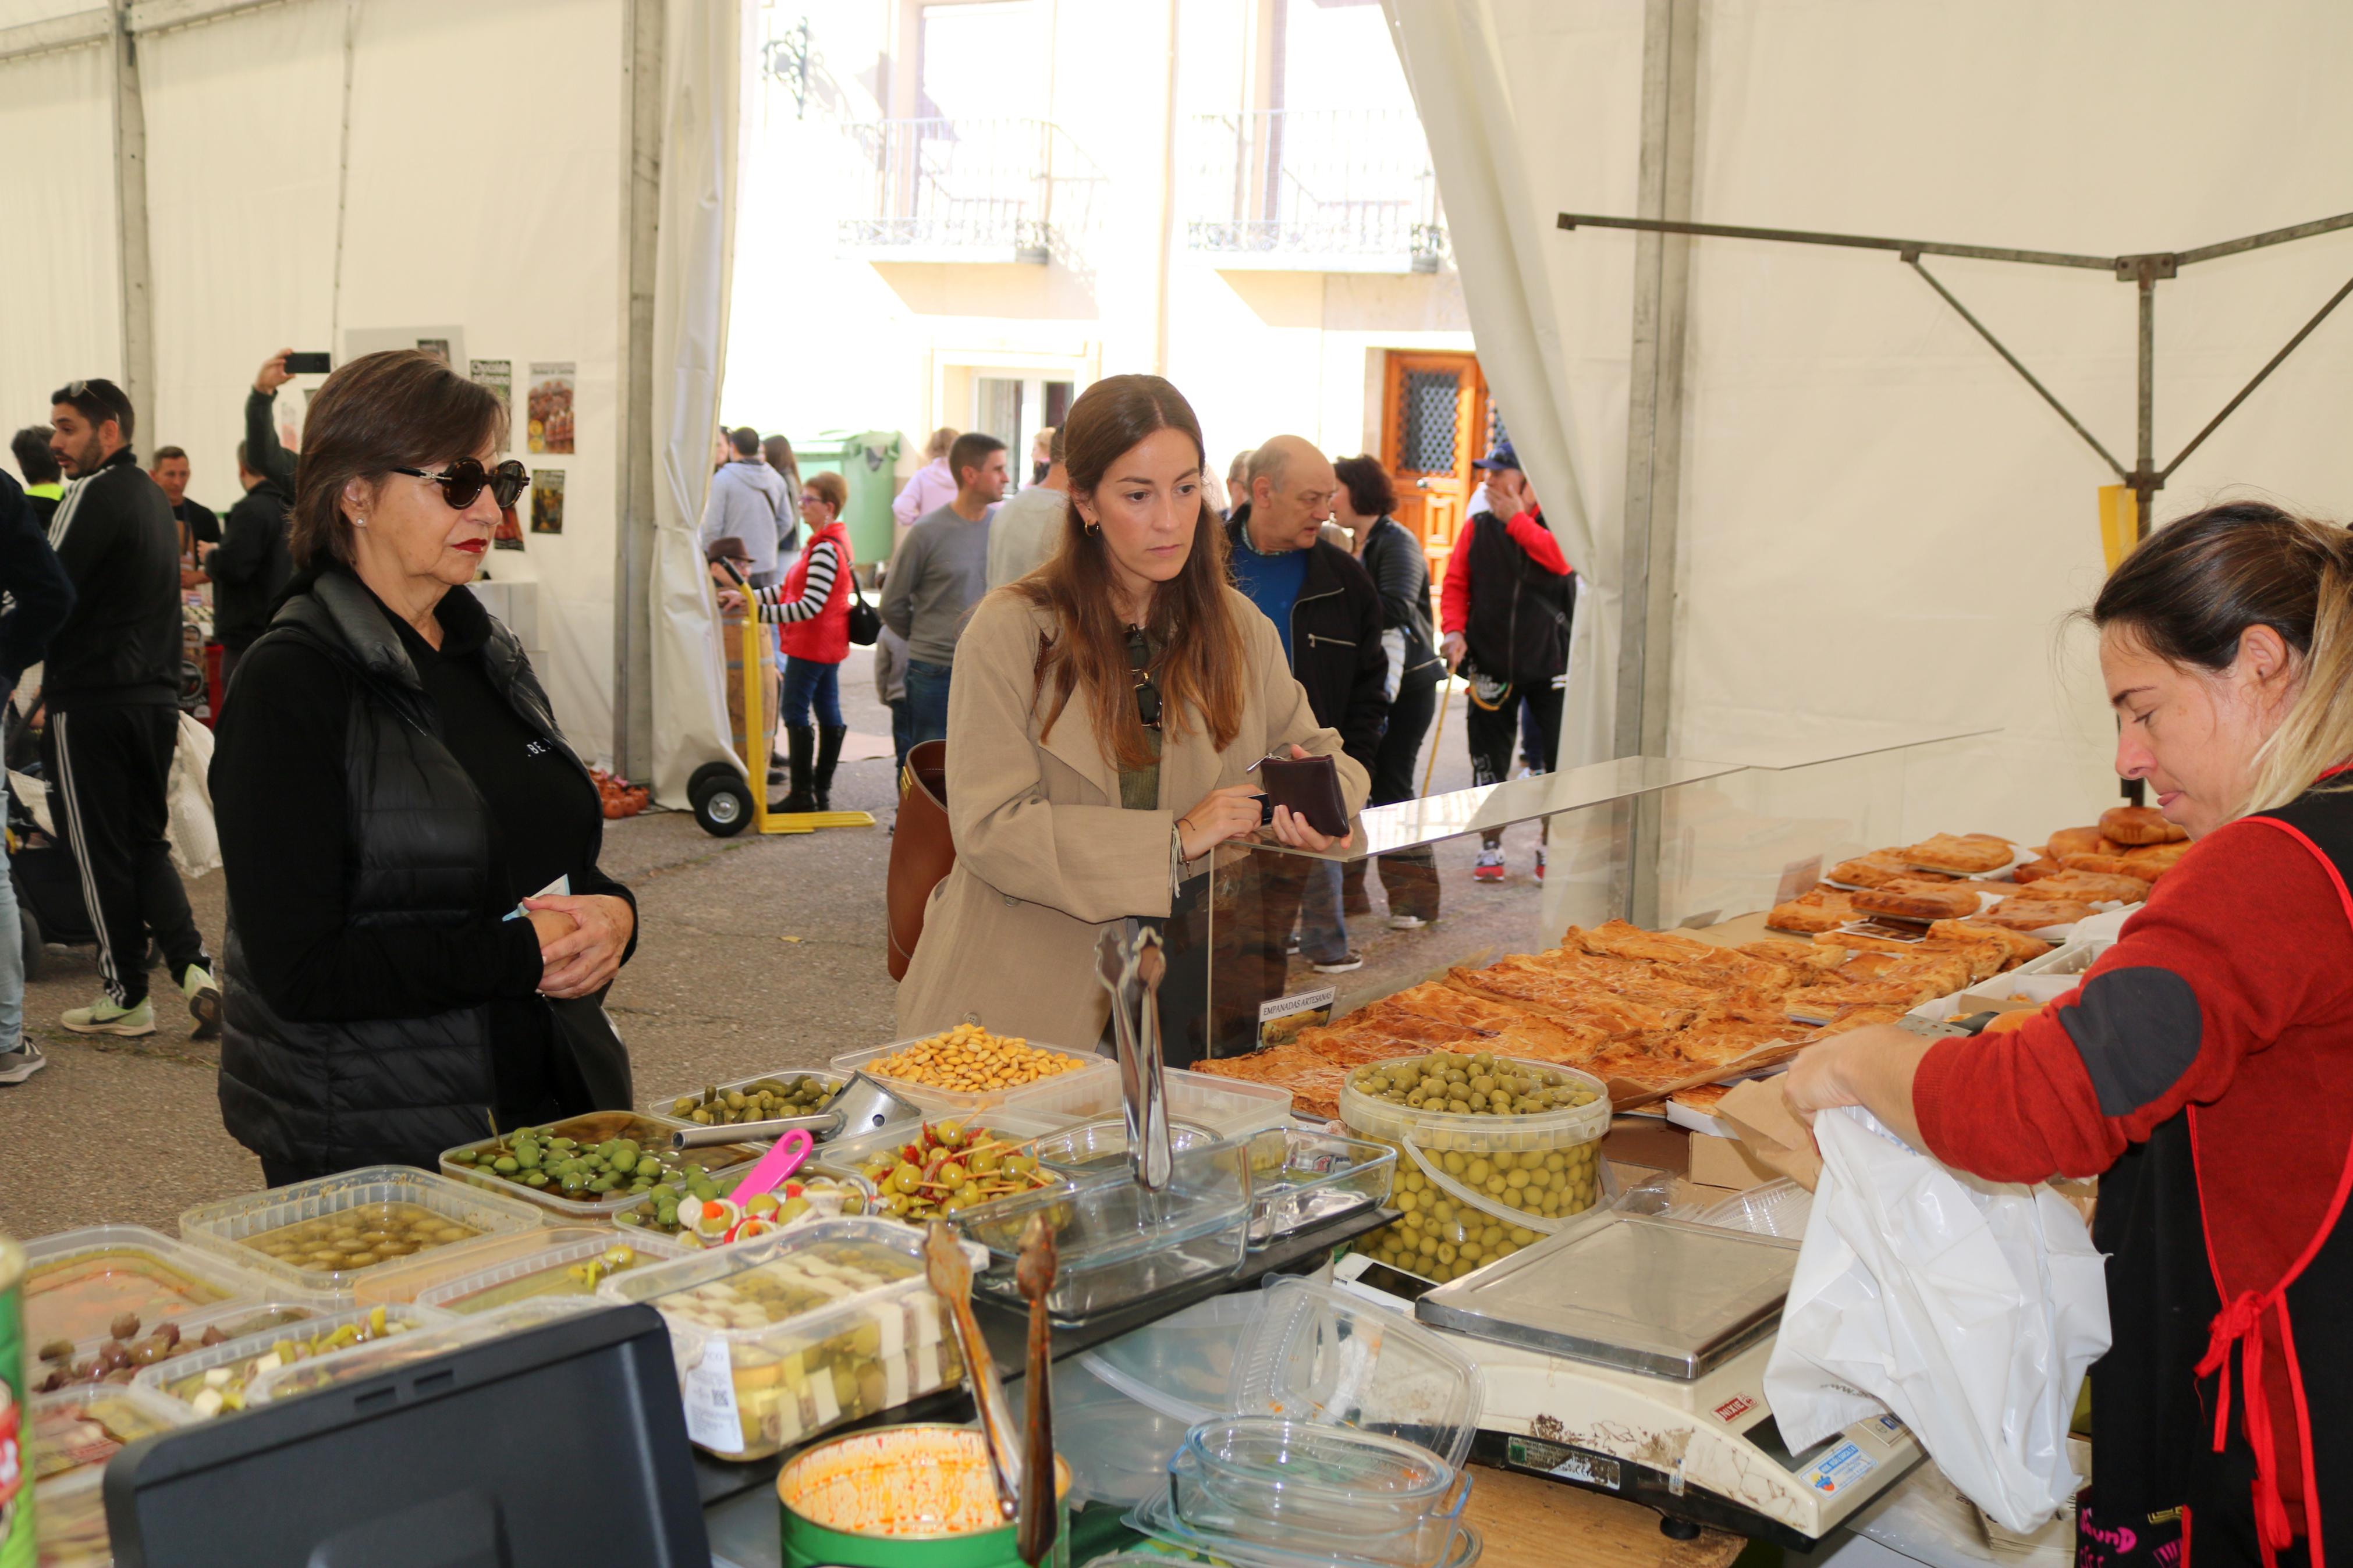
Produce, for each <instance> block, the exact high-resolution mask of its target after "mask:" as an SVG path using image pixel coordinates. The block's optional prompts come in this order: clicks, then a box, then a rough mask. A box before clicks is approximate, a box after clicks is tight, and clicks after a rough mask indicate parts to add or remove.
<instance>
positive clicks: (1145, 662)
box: [1127, 626, 1160, 730]
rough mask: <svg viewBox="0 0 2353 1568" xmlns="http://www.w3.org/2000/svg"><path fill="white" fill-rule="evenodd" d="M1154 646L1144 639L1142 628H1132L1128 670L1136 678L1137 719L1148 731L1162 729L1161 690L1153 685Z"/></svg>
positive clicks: (1129, 636)
mask: <svg viewBox="0 0 2353 1568" xmlns="http://www.w3.org/2000/svg"><path fill="white" fill-rule="evenodd" d="M1151 663H1152V645H1151V644H1150V643H1148V642H1146V641H1145V638H1144V628H1143V627H1142V626H1131V627H1129V628H1128V633H1127V668H1129V669H1130V670H1131V671H1133V672H1134V676H1135V718H1136V721H1137V722H1138V723H1140V724H1142V725H1143V726H1144V727H1145V729H1147V730H1157V729H1158V728H1160V689H1159V688H1158V687H1156V686H1155V685H1153V684H1152V671H1151V669H1150V668H1149V667H1150V665H1151Z"/></svg>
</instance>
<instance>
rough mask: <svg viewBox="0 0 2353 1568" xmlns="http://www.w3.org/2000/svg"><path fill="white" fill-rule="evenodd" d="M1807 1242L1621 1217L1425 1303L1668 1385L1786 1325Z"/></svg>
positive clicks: (1566, 1235)
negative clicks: (1786, 1307)
mask: <svg viewBox="0 0 2353 1568" xmlns="http://www.w3.org/2000/svg"><path fill="white" fill-rule="evenodd" d="M1797 1266H1798V1244H1797V1243H1796V1242H1794V1241H1786V1240H1782V1239H1779V1238H1777V1237H1759V1236H1744V1235H1741V1234H1739V1233H1737V1232H1735V1231H1727V1230H1716V1229H1712V1228H1710V1227H1708V1226H1698V1225H1690V1224H1686V1223H1685V1222H1683V1221H1682V1220H1672V1219H1665V1218H1662V1217H1660V1216H1657V1215H1628V1214H1623V1213H1612V1214H1609V1215H1606V1216H1602V1217H1600V1218H1599V1219H1597V1220H1596V1221H1595V1222H1593V1223H1591V1224H1588V1225H1582V1226H1573V1227H1571V1228H1570V1229H1568V1230H1565V1231H1562V1232H1561V1233H1560V1234H1558V1235H1557V1236H1552V1237H1546V1238H1545V1239H1544V1240H1542V1241H1539V1242H1537V1243H1536V1244H1535V1246H1534V1247H1528V1248H1526V1249H1525V1251H1521V1252H1517V1253H1514V1254H1513V1255H1512V1256H1511V1257H1509V1258H1504V1259H1502V1260H1500V1261H1499V1262H1496V1263H1494V1264H1493V1265H1490V1266H1489V1267H1487V1268H1482V1269H1480V1270H1479V1271H1478V1272H1477V1273H1475V1274H1471V1275H1467V1276H1465V1277H1464V1278H1462V1279H1457V1280H1455V1281H1454V1282H1453V1283H1451V1284H1449V1285H1442V1286H1440V1287H1439V1288H1438V1289H1435V1290H1432V1291H1430V1292H1429V1293H1428V1294H1426V1295H1424V1296H1423V1297H1422V1298H1421V1299H1420V1300H1419V1301H1418V1302H1416V1303H1415V1307H1414V1311H1415V1315H1416V1316H1417V1317H1419V1319H1420V1320H1421V1321H1424V1322H1426V1323H1430V1324H1433V1325H1435V1326H1437V1327H1439V1328H1442V1329H1451V1330H1452V1331H1455V1332H1457V1333H1462V1334H1468V1335H1470V1336H1472V1338H1474V1339H1482V1340H1493V1341H1496V1342H1499V1343H1503V1344H1509V1345H1521V1346H1525V1347H1526V1348H1528V1349H1531V1350H1537V1351H1542V1352H1545V1353H1546V1354H1548V1355H1556V1356H1561V1357H1565V1358H1567V1359H1568V1360H1571V1361H1582V1362H1590V1363H1594V1364H1596V1365H1599V1366H1607V1367H1615V1368H1617V1369H1619V1370H1620V1371H1625V1372H1638V1373H1651V1374H1654V1375H1657V1376H1662V1377H1672V1378H1680V1379H1683V1380H1686V1381H1688V1380H1690V1379H1694V1378H1697V1377H1699V1376H1701V1375H1703V1374H1704V1373H1707V1372H1709V1371H1710V1370H1712V1369H1714V1368H1715V1367H1716V1366H1718V1365H1721V1364H1722V1363H1724V1362H1725V1361H1727V1360H1729V1359H1730V1358H1731V1357H1733V1356H1735V1355H1737V1354H1739V1353H1740V1352H1742V1351H1744V1350H1746V1349H1747V1348H1748V1347H1749V1346H1750V1345H1753V1344H1755V1343H1756V1342H1757V1341H1759V1340H1761V1339H1763V1338H1764V1337H1766V1336H1767V1334H1770V1333H1771V1332H1772V1331H1773V1330H1774V1328H1775V1326H1776V1325H1778V1323H1779V1321H1780V1320H1781V1304H1782V1302H1783V1301H1784V1300H1787V1299H1788V1292H1789V1278H1790V1276H1791V1275H1792V1274H1793V1273H1794V1272H1795V1271H1796V1269H1797Z"/></svg>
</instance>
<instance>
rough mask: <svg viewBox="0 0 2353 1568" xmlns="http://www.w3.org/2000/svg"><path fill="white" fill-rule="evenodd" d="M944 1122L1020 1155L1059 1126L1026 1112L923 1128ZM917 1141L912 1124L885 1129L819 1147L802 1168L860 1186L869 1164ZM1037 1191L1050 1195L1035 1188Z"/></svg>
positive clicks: (982, 1208) (961, 1215)
mask: <svg viewBox="0 0 2353 1568" xmlns="http://www.w3.org/2000/svg"><path fill="white" fill-rule="evenodd" d="M943 1122H955V1124H956V1125H958V1126H959V1127H961V1128H962V1129H963V1131H965V1132H966V1133H967V1134H969V1133H975V1132H982V1131H985V1132H987V1133H989V1134H991V1135H992V1136H994V1137H996V1138H997V1139H999V1140H1002V1141H1004V1142H1010V1143H1015V1144H1018V1145H1019V1146H1020V1147H1021V1148H1022V1150H1023V1151H1024V1152H1030V1153H1035V1152H1037V1150H1036V1142H1037V1141H1038V1140H1039V1139H1040V1138H1042V1137H1044V1136H1046V1135H1048V1134H1050V1133H1053V1132H1057V1131H1060V1130H1061V1128H1062V1125H1063V1124H1062V1122H1060V1121H1058V1120H1055V1119H1053V1118H1050V1117H1043V1116H1031V1115H1029V1114H1027V1113H1026V1112H1019V1111H1012V1110H985V1111H980V1112H977V1113H976V1114H974V1115H970V1116H942V1117H937V1118H934V1119H932V1120H931V1121H928V1122H927V1123H926V1125H928V1126H932V1127H937V1126H939V1125H941V1124H942V1123H943ZM918 1136H920V1130H919V1129H918V1128H917V1127H916V1125H915V1124H914V1123H913V1122H902V1123H900V1124H898V1125H896V1126H892V1127H885V1128H883V1129H882V1130H881V1131H877V1132H869V1133H867V1134H866V1135H865V1136H864V1137H862V1138H849V1139H844V1140H843V1141H841V1142H838V1143H820V1144H818V1146H817V1152H815V1153H814V1154H812V1155H810V1156H809V1163H808V1164H807V1167H805V1168H806V1169H807V1172H808V1173H810V1174H811V1175H820V1176H829V1177H833V1178H835V1179H837V1180H840V1181H857V1182H860V1183H864V1182H865V1181H866V1175H865V1167H866V1166H867V1164H868V1163H870V1162H871V1161H873V1160H875V1159H876V1158H877V1157H878V1156H881V1155H885V1154H889V1153H892V1152H894V1151H896V1150H898V1149H900V1148H902V1147H903V1146H904V1145H906V1144H907V1143H909V1142H913V1140H914V1139H915V1138H917V1137H918ZM1041 1163H1042V1162H1041ZM1045 1174H1047V1175H1049V1176H1050V1177H1052V1178H1054V1181H1055V1184H1056V1185H1058V1186H1059V1185H1061V1184H1065V1183H1066V1182H1067V1177H1066V1176H1064V1175H1062V1174H1061V1173H1055V1172H1046V1173H1045ZM871 1185H872V1186H873V1187H875V1188H876V1189H877V1190H878V1191H879V1189H880V1185H881V1184H871ZM1039 1190H1040V1191H1048V1190H1051V1189H1049V1188H1040V1189H1039ZM1016 1195H1018V1194H1016ZM1004 1201H1006V1200H1005V1199H996V1200H993V1201H991V1202H989V1203H982V1204H976V1205H972V1206H971V1207H969V1208H965V1209H963V1210H960V1211H958V1213H957V1215H956V1217H957V1219H958V1220H959V1222H962V1221H967V1220H970V1219H972V1218H974V1217H975V1216H977V1215H982V1214H984V1213H987V1212H989V1211H991V1210H992V1209H993V1208H994V1207H995V1206H996V1204H997V1203H1001V1202H1004ZM889 1203H890V1194H888V1193H881V1194H880V1197H879V1201H878V1203H877V1205H876V1207H875V1210H874V1212H875V1213H876V1214H878V1215H880V1214H881V1213H882V1212H883V1209H884V1208H885V1207H887V1206H888V1205H889ZM913 1217H914V1218H917V1219H920V1218H923V1217H924V1216H923V1215H916V1216H913Z"/></svg>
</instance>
